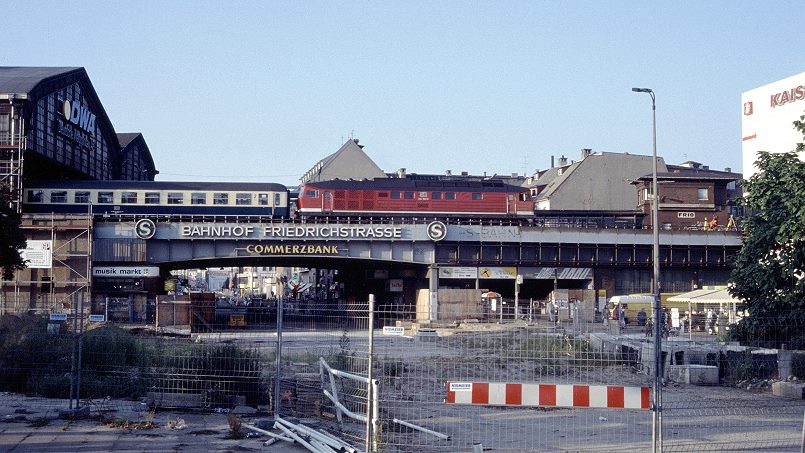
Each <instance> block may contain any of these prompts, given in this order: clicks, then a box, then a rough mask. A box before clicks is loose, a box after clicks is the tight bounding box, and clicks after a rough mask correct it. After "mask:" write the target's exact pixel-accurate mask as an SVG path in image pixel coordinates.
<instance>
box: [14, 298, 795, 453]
mask: <svg viewBox="0 0 805 453" xmlns="http://www.w3.org/2000/svg"><path fill="white" fill-rule="evenodd" d="M254 308H257V307H254ZM259 308H260V310H252V311H251V312H249V311H246V315H245V316H244V317H243V318H240V317H239V315H237V314H234V313H235V312H232V313H229V314H227V315H226V316H223V317H222V316H213V321H214V322H208V323H206V324H204V325H203V328H199V327H198V326H196V328H194V329H191V328H190V326H172V327H169V328H168V327H161V328H153V327H143V326H128V327H127V328H122V327H121V326H115V325H111V324H99V323H89V322H85V323H82V322H76V323H75V324H74V323H73V320H72V319H69V318H68V320H67V321H66V322H52V321H48V320H47V319H42V318H38V317H33V316H18V315H4V316H2V317H0V348H2V350H0V352H1V353H2V355H0V383H1V384H0V385H2V390H4V391H9V392H18V394H20V395H23V394H27V395H36V396H37V397H38V398H39V399H38V404H50V405H52V407H53V410H54V411H58V410H62V409H65V408H68V407H69V408H71V409H75V408H79V409H80V408H89V409H90V410H99V411H100V410H104V409H110V408H116V409H119V408H122V407H124V406H125V407H139V408H141V410H144V411H145V410H148V409H149V408H159V409H171V410H179V411H222V412H226V411H228V410H229V409H231V408H234V407H238V406H248V407H251V408H253V409H254V413H253V415H252V417H254V418H259V417H266V416H279V418H282V419H284V420H293V423H296V420H299V422H300V423H301V424H305V425H309V426H314V427H315V428H316V429H317V430H321V431H323V432H326V433H328V434H327V435H329V436H333V437H337V438H338V439H341V440H342V441H343V442H344V443H345V444H346V445H351V446H354V447H355V448H356V449H357V450H360V451H364V450H370V451H384V452H408V451H411V452H413V451H417V452H419V451H432V452H440V451H443V452H448V451H449V452H455V451H467V452H469V451H480V450H481V449H492V450H494V451H529V452H530V451H636V452H644V451H650V450H651V447H652V418H653V412H652V409H653V408H652V407H650V402H651V397H650V396H651V392H653V390H654V389H653V388H651V386H652V383H653V376H654V374H653V373H654V370H653V363H654V360H653V341H654V338H653V337H651V336H647V335H646V334H645V333H644V329H642V328H641V327H640V326H636V325H629V326H625V327H624V326H619V325H615V324H613V323H612V322H609V323H607V325H605V324H604V323H603V322H600V321H594V320H589V321H585V322H584V323H583V325H581V324H580V323H579V322H578V321H576V322H574V320H572V319H569V320H562V321H555V320H549V319H548V317H547V316H546V315H541V314H539V313H535V314H532V316H531V318H530V319H523V320H511V319H509V320H506V321H504V322H502V323H501V322H498V321H497V320H495V319H485V318H489V317H488V316H485V315H484V314H483V313H461V314H460V316H456V317H455V319H452V320H443V321H439V322H417V321H416V320H415V319H412V318H413V316H414V314H413V313H412V311H411V310H410V309H406V310H398V309H397V307H394V306H385V305H383V304H378V306H377V307H375V309H374V310H373V311H372V312H371V313H370V310H369V304H367V303H352V304H345V303H341V304H339V303H337V302H329V303H323V302H316V301H286V303H284V304H283V305H282V314H281V316H280V317H279V320H280V321H281V322H279V323H278V322H277V320H278V313H277V312H278V310H277V308H279V307H277V306H276V305H273V306H270V305H269V306H264V307H259ZM76 321H79V320H76ZM82 324H83V328H82ZM278 324H279V328H278ZM370 324H373V327H374V330H372V331H370V330H369V326H370ZM74 326H75V327H74ZM725 328H726V326H724V329H725ZM191 330H193V331H191ZM370 333H371V334H370ZM724 335H725V334H724V332H723V329H722V332H714V334H713V335H710V334H708V332H707V331H695V332H684V333H682V334H680V335H678V336H674V335H673V333H672V334H671V336H669V337H668V338H665V339H663V359H664V360H663V362H664V364H665V365H664V369H663V376H664V378H665V385H664V387H663V388H662V389H661V390H662V394H661V395H662V412H661V422H662V439H661V442H660V445H659V446H660V447H661V450H662V451H669V452H670V451H775V452H776V451H799V449H800V445H801V438H802V422H803V411H805V404H804V403H803V399H802V385H801V384H800V381H799V379H801V378H802V377H803V371H805V355H801V354H800V353H799V352H798V351H792V350H787V349H771V348H769V347H768V346H769V345H768V344H765V343H762V341H761V340H762V339H758V341H757V342H756V345H757V346H751V345H750V346H749V347H746V346H741V345H738V344H734V343H729V342H725V341H722V340H724V339H725V337H724ZM792 340H793V339H792ZM760 346H763V347H760ZM278 351H279V352H280V355H279V360H278V355H277V352H278ZM370 352H371V354H370ZM333 370H335V371H333ZM370 371H371V372H370ZM370 375H371V376H370ZM277 376H279V378H278V379H277ZM374 382H376V384H377V385H376V386H373V385H372V383H374ZM277 383H278V384H279V385H277ZM772 385H774V386H776V387H778V388H777V390H778V391H777V392H776V393H780V392H781V391H782V392H788V394H789V395H795V393H796V391H799V392H800V393H799V397H798V398H797V397H786V396H777V395H774V394H773V393H772V391H771V386H772ZM782 387H785V389H782V390H780V389H781V388H782ZM372 389H374V390H372ZM370 393H372V395H370ZM795 396H796V395H795ZM20 398H22V396H20ZM42 398H49V399H42ZM366 420H369V421H370V423H369V425H370V427H371V428H372V429H370V430H367V422H366ZM372 420H376V423H372V422H371V421H372ZM269 428H270V427H269ZM296 434H297V435H299V436H300V437H301V438H302V440H303V439H309V438H310V436H311V434H309V433H308V434H304V433H299V432H298V431H297V432H296ZM279 435H282V436H286V434H284V432H279ZM314 437H315V436H314ZM326 440H327V439H323V440H321V442H324V441H326ZM317 442H318V443H321V442H319V441H317Z"/></svg>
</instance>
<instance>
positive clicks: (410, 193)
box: [403, 192, 414, 200]
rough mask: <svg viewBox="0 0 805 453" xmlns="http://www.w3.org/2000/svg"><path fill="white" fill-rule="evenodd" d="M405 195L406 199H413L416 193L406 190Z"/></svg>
mask: <svg viewBox="0 0 805 453" xmlns="http://www.w3.org/2000/svg"><path fill="white" fill-rule="evenodd" d="M403 196H404V197H405V199H406V200H413V199H414V193H413V192H405V194H404V195H403Z"/></svg>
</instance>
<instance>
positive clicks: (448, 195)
mask: <svg viewBox="0 0 805 453" xmlns="http://www.w3.org/2000/svg"><path fill="white" fill-rule="evenodd" d="M444 199H445V200H455V199H456V193H455V192H447V193H445V194H444Z"/></svg>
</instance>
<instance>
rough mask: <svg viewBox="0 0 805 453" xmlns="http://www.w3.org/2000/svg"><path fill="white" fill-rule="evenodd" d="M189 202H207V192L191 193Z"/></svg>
mask: <svg viewBox="0 0 805 453" xmlns="http://www.w3.org/2000/svg"><path fill="white" fill-rule="evenodd" d="M190 204H207V194H206V193H204V192H193V193H191V194H190Z"/></svg>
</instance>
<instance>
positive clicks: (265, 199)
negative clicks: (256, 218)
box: [257, 193, 278, 206]
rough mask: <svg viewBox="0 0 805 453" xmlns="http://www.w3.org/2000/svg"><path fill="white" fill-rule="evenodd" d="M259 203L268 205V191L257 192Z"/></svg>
mask: <svg viewBox="0 0 805 453" xmlns="http://www.w3.org/2000/svg"><path fill="white" fill-rule="evenodd" d="M275 195H278V194H275ZM257 204H259V205H260V206H268V194H267V193H259V194H257Z"/></svg>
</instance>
